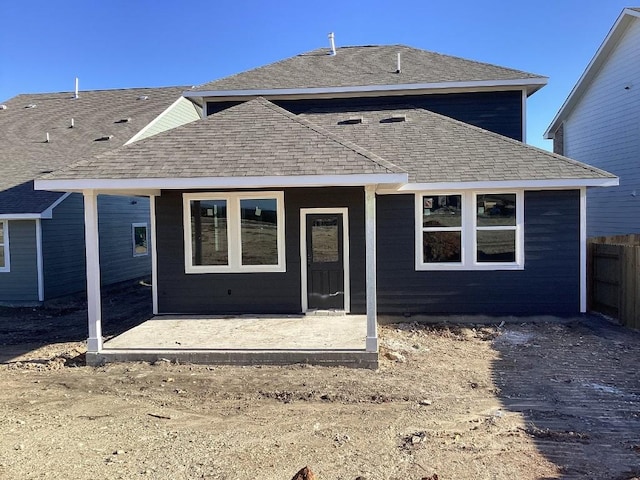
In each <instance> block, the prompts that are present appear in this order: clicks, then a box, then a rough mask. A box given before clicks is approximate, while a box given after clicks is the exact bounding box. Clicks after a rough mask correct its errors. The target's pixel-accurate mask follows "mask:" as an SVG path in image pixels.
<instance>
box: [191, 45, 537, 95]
mask: <svg viewBox="0 0 640 480" xmlns="http://www.w3.org/2000/svg"><path fill="white" fill-rule="evenodd" d="M336 51H337V54H336V55H330V54H329V53H330V52H329V49H324V48H321V49H317V50H313V51H310V52H306V53H302V54H300V55H296V56H294V57H290V58H287V59H284V60H281V61H278V62H275V63H272V64H270V65H266V66H263V67H259V68H255V69H252V70H248V71H246V72H242V73H238V74H236V75H232V76H230V77H226V78H223V79H220V80H216V81H213V82H209V83H205V84H203V85H200V86H198V87H196V88H194V89H193V90H191V91H189V92H185V95H186V96H213V95H216V92H217V94H218V95H222V94H223V93H224V94H225V95H232V94H234V93H235V94H242V93H243V92H244V93H245V94H246V93H247V91H253V92H254V94H256V92H257V94H261V95H267V94H275V93H278V92H281V93H282V92H288V91H299V90H314V89H315V90H318V89H334V90H336V91H337V90H345V91H349V89H355V88H358V90H357V91H361V90H363V89H369V90H389V89H396V90H402V89H411V88H417V87H423V88H428V87H429V86H435V85H440V84H462V83H469V82H473V83H477V84H478V85H480V84H487V85H492V84H496V83H497V84H500V83H502V84H513V85H520V86H522V85H530V86H531V90H530V93H533V91H535V90H537V89H538V88H540V87H542V86H543V85H544V84H546V77H542V76H539V75H534V74H531V73H526V72H522V71H520V70H514V69H510V68H504V67H499V66H496V65H491V64H488V63H481V62H475V61H472V60H466V59H463V58H459V57H453V56H449V55H442V54H439V53H435V52H430V51H426V50H420V49H417V48H412V47H408V46H405V45H371V46H355V47H341V48H337V49H336ZM398 53H400V56H401V72H400V73H397V72H396V70H397V55H398ZM354 91H356V90H354ZM291 93H293V92H291Z"/></svg>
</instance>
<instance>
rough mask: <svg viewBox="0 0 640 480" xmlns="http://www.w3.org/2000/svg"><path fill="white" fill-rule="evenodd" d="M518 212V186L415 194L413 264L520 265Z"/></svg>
mask: <svg viewBox="0 0 640 480" xmlns="http://www.w3.org/2000/svg"><path fill="white" fill-rule="evenodd" d="M523 217H524V201H523V193H522V192H521V191H519V192H502V191H500V192H433V193H431V192H429V193H419V194H416V269H417V270H510V269H513V270H517V269H521V268H523V267H524V253H523V249H524V240H523V226H522V225H523V221H524V218H523Z"/></svg>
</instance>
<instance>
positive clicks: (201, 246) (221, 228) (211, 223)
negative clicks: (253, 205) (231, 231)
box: [190, 200, 229, 265]
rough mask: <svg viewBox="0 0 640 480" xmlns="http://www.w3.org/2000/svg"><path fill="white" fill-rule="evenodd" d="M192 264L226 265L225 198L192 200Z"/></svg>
mask: <svg viewBox="0 0 640 480" xmlns="http://www.w3.org/2000/svg"><path fill="white" fill-rule="evenodd" d="M190 203H191V252H192V262H193V265H228V262H229V255H228V244H227V202H226V200H192V201H191V202H190Z"/></svg>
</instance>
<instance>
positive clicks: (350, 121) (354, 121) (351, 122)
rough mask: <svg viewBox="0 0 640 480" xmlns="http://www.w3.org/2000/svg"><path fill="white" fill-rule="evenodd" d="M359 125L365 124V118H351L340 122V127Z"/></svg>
mask: <svg viewBox="0 0 640 480" xmlns="http://www.w3.org/2000/svg"><path fill="white" fill-rule="evenodd" d="M358 123H364V118H363V117H349V118H347V119H345V120H340V121H339V122H338V125H356V124H358Z"/></svg>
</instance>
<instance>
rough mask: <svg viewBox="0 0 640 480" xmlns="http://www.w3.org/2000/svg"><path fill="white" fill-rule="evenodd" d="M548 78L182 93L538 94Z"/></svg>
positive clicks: (201, 94) (208, 95) (186, 93)
mask: <svg viewBox="0 0 640 480" xmlns="http://www.w3.org/2000/svg"><path fill="white" fill-rule="evenodd" d="M547 81H548V79H547V77H536V78H519V79H512V80H473V81H466V82H432V83H402V84H395V85H356V86H347V87H311V88H266V89H255V90H202V91H193V90H187V91H185V92H183V93H182V95H183V96H184V97H186V98H191V97H198V98H200V97H202V98H205V97H246V96H249V97H255V96H273V95H319V94H327V93H330V94H337V93H338V94H339V93H363V92H397V91H413V90H444V89H455V90H469V89H478V88H482V89H484V88H492V89H496V87H499V88H500V89H504V88H505V87H532V88H531V90H532V92H531V93H533V92H535V91H536V90H539V89H540V88H541V87H543V86H544V85H546V84H547Z"/></svg>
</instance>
